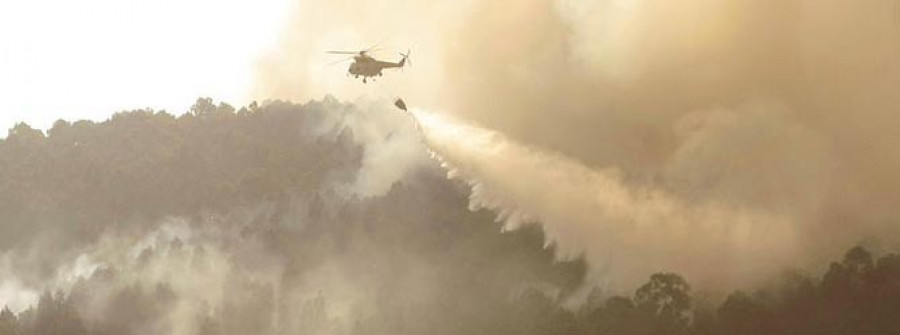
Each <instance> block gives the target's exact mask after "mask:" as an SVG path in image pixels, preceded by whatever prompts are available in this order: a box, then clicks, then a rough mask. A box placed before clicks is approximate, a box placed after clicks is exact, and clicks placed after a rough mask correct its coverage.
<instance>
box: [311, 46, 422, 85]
mask: <svg viewBox="0 0 900 335" xmlns="http://www.w3.org/2000/svg"><path fill="white" fill-rule="evenodd" d="M371 49H372V48H369V49H367V50H361V51H328V53H330V54H338V55H353V56H351V57H348V58H346V59H342V60H339V61H337V62H336V63H340V62H343V61H347V60H350V59H353V63H350V68H348V69H347V75H352V76H353V77H354V78H359V76H362V77H363V80H362V82H363V83H364V84H365V83H367V82H368V81H367V79H368V78H372V77H381V76H382V73H381V70H384V69H392V68H402V67H404V66H406V64H407V63H410V64H412V62H410V61H409V50H407V51H406V53H402V52H401V53H400V56H401V57H402V58H400V61H398V62H396V63H394V62H386V61H382V60H377V59H375V58H374V57H372V56H370V55H369V52H370V51H371Z"/></svg>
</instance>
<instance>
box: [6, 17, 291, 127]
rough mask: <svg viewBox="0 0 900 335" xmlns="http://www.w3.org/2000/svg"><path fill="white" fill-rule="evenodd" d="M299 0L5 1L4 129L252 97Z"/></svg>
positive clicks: (239, 101)
mask: <svg viewBox="0 0 900 335" xmlns="http://www.w3.org/2000/svg"><path fill="white" fill-rule="evenodd" d="M290 6H291V1H290V0H262V1H258V0H232V1H215V0H131V1H116V0H85V1H67V0H28V1H16V0H9V1H0V101H2V103H0V128H2V129H3V130H0V137H2V136H5V135H6V132H5V129H8V128H9V127H11V126H12V125H13V124H14V123H15V122H19V121H25V122H28V123H29V124H31V125H33V126H35V127H39V128H46V127H49V126H50V125H51V124H52V123H53V122H54V121H55V120H57V119H60V118H62V119H68V120H73V119H85V118H87V119H98V120H102V119H105V118H106V117H108V116H109V115H110V114H112V113H113V112H116V111H119V110H124V109H134V108H141V107H151V108H154V109H165V110H167V111H170V112H172V113H181V112H183V111H184V110H185V109H187V108H188V107H189V106H190V105H191V104H192V103H193V102H194V101H195V100H196V98H197V97H199V96H210V97H213V98H214V99H216V100H223V101H228V102H230V103H232V104H235V105H240V104H245V103H247V101H246V100H247V96H248V94H249V91H250V85H252V77H253V75H254V74H253V71H254V70H255V68H256V66H255V65H256V63H257V62H258V59H259V58H258V57H259V56H260V54H261V53H262V52H264V51H265V50H267V48H271V47H272V46H273V45H274V44H275V43H276V41H277V40H278V36H279V35H280V33H281V29H282V27H283V26H284V24H285V20H286V18H287V17H288V15H287V14H288V12H289V8H290Z"/></svg>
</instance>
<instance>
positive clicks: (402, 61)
mask: <svg viewBox="0 0 900 335" xmlns="http://www.w3.org/2000/svg"><path fill="white" fill-rule="evenodd" d="M409 53H410V50H409V49H407V50H406V53H402V52H401V53H400V56H403V58H401V59H400V67H403V66H404V65H406V64H409V66H412V60H411V59H409Z"/></svg>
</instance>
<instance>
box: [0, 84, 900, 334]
mask: <svg viewBox="0 0 900 335" xmlns="http://www.w3.org/2000/svg"><path fill="white" fill-rule="evenodd" d="M378 112H379V113H398V112H396V111H393V110H390V109H386V110H383V111H378ZM362 115H365V116H366V117H367V118H372V117H374V118H381V117H387V116H380V114H377V113H376V114H373V113H371V111H369V110H367V109H366V108H364V107H360V106H357V105H353V104H345V103H341V102H338V101H335V100H334V99H331V98H326V99H324V100H322V101H313V102H309V103H306V104H291V103H286V102H273V103H267V104H264V105H263V106H257V105H256V104H253V105H251V106H250V107H246V108H241V109H239V110H236V109H235V108H233V107H231V106H228V105H226V104H218V105H217V104H214V103H213V102H212V101H211V100H210V99H199V100H198V101H197V103H196V104H195V106H194V107H193V108H192V109H191V111H190V112H188V113H186V114H184V115H181V116H177V117H176V116H173V115H171V114H167V113H165V112H155V111H147V110H138V111H131V112H123V113H118V114H116V115H114V116H113V117H112V118H110V119H109V120H107V121H103V122H91V121H76V122H67V121H59V122H57V123H55V124H54V125H53V127H52V128H51V129H49V130H47V131H46V133H45V132H42V131H40V130H35V129H32V128H30V127H29V126H27V125H25V124H19V125H17V126H16V127H15V128H13V129H11V130H10V132H9V136H8V137H7V138H6V139H4V140H2V141H0V213H2V215H0V231H2V233H0V255H2V258H0V281H4V280H6V281H15V282H17V283H19V285H20V286H21V288H22V289H23V290H30V291H33V292H37V293H38V297H37V299H36V301H34V302H33V305H32V306H31V307H29V308H24V309H22V310H20V311H12V310H10V309H9V308H5V309H3V310H2V311H0V335H12V334H16V335H26V334H28V335H30V334H41V335H50V334H110V335H111V334H494V335H496V334H585V335H587V334H891V333H900V317H898V316H900V314H898V310H900V256H897V255H893V254H889V255H884V256H881V257H878V256H874V255H872V254H871V253H869V252H868V251H866V250H865V249H862V248H854V249H852V250H850V251H849V252H848V253H847V254H846V256H845V258H844V259H842V260H840V261H839V262H835V263H833V264H832V265H831V268H830V269H829V270H828V272H827V273H825V274H822V275H804V274H799V273H795V272H786V273H791V274H790V275H785V276H784V278H781V279H778V280H774V279H773V280H774V282H777V283H778V284H773V285H771V286H770V287H762V288H759V289H757V290H753V291H749V292H735V293H733V294H730V295H728V296H727V298H726V299H724V301H723V302H722V301H717V300H713V299H710V300H709V301H707V300H704V299H700V298H697V297H695V294H696V293H697V292H702V291H703V288H702V287H691V285H690V284H689V283H688V282H687V281H686V280H685V279H684V278H682V277H681V276H679V275H678V274H675V273H668V272H666V269H659V271H660V273H658V274H655V275H653V276H651V277H650V278H648V280H647V282H645V283H634V287H635V291H634V292H633V294H622V292H605V291H603V290H602V289H599V288H594V285H595V284H597V283H588V282H586V278H585V275H586V273H587V264H586V263H585V262H584V261H583V260H581V259H577V258H576V259H570V260H558V259H557V257H556V255H555V251H554V247H553V246H552V245H550V246H547V245H546V243H545V239H544V235H543V232H542V231H541V229H540V227H539V226H537V225H526V226H525V227H523V228H520V229H517V230H512V231H502V229H501V226H502V225H501V224H500V223H498V222H496V214H495V213H492V212H489V211H486V210H479V211H471V210H470V209H469V207H468V206H469V199H468V195H469V192H470V190H469V189H468V188H467V186H466V185H464V184H462V183H459V182H456V181H450V180H448V179H447V178H446V171H444V170H443V169H442V168H441V166H440V165H439V164H438V163H436V162H433V161H430V162H429V163H427V164H424V165H421V166H416V168H415V169H413V170H412V172H411V173H409V174H406V175H403V176H402V178H399V179H398V180H396V181H394V182H393V183H392V185H391V187H390V189H389V190H388V191H387V192H385V193H384V194H378V195H374V196H360V195H358V194H355V193H353V192H349V191H347V189H348V185H352V184H353V183H354V181H355V180H357V179H358V178H359V176H360V174H361V173H362V172H361V171H362V170H363V169H364V168H365V165H366V164H365V163H364V161H365V160H366V155H367V152H370V151H369V150H372V149H371V147H370V146H369V145H370V143H368V142H367V141H371V139H372V138H378V140H379V141H396V137H397V136H399V135H396V134H397V133H398V132H399V131H401V130H402V129H401V130H398V128H397V127H400V128H403V127H409V126H410V125H408V124H402V123H401V124H399V125H398V124H390V125H389V126H383V125H382V126H377V125H369V124H368V123H366V122H369V121H367V120H371V119H367V118H362ZM373 115H374V116H373ZM360 124H363V125H365V126H360ZM373 129H374V130H373ZM363 131H365V132H366V135H365V136H363V135H361V133H360V132H363ZM372 134H375V135H372ZM373 136H374V137H373ZM421 151H422V152H421V155H422V157H425V158H426V159H427V157H428V154H427V152H426V150H425V148H424V146H423V147H422V150H421ZM710 266H715V265H713V264H711V265H710ZM786 270H787V269H786ZM600 284H602V283H600ZM585 292H590V293H589V294H586V293H585ZM585 296H586V297H585ZM719 300H721V299H719ZM720 302H721V303H720ZM3 303H9V302H3V301H0V304H3Z"/></svg>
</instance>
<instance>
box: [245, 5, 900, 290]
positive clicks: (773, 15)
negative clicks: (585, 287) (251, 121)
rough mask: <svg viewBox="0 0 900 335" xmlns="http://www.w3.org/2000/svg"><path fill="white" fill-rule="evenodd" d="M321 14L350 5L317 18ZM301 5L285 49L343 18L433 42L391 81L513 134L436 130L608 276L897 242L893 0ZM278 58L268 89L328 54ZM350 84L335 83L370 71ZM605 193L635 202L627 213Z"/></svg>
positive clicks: (898, 101) (754, 274)
mask: <svg viewBox="0 0 900 335" xmlns="http://www.w3.org/2000/svg"><path fill="white" fill-rule="evenodd" d="M318 13H328V15H327V16H325V17H327V20H329V21H330V22H337V23H336V24H334V25H331V24H328V25H315V28H314V29H312V30H310V29H308V28H309V27H308V25H310V24H311V23H309V22H310V20H308V19H310V18H314V17H316V16H317V15H318ZM320 19H321V18H320ZM296 22H297V24H296V26H294V27H290V28H289V29H290V30H289V32H288V35H290V36H292V38H291V39H289V40H290V41H291V42H290V43H288V44H286V45H285V47H284V48H283V49H280V50H278V53H277V55H280V57H283V58H284V59H289V60H293V59H310V57H313V55H316V54H318V53H320V52H321V50H320V49H318V48H317V47H318V46H321V45H323V44H329V43H339V42H340V41H341V40H342V37H347V35H343V36H342V35H341V34H340V32H341V31H343V32H347V31H356V32H369V33H361V35H354V36H353V38H354V43H358V42H356V41H359V40H373V41H376V40H378V39H380V38H381V36H372V35H379V33H378V32H375V33H372V29H366V27H373V26H378V25H376V23H384V24H385V25H386V26H387V27H389V28H388V29H387V30H390V31H392V32H398V31H399V32H400V33H398V34H397V36H396V37H395V38H394V43H395V44H397V42H396V41H397V40H400V41H403V38H409V39H411V40H416V41H422V40H426V41H428V43H425V44H422V45H418V46H417V47H416V48H415V51H414V55H416V54H418V55H420V57H421V58H420V59H417V60H418V64H427V65H426V66H424V67H423V68H416V69H415V70H414V71H411V73H415V74H404V76H405V77H402V78H403V79H404V80H409V81H414V82H416V83H418V86H417V87H403V86H398V85H393V84H392V85H389V86H388V88H385V89H389V90H391V92H395V93H393V94H402V95H404V96H405V97H407V96H408V97H410V98H409V99H407V101H412V102H413V105H419V106H422V107H423V108H426V109H429V110H431V109H436V110H442V111H447V112H448V113H451V114H454V115H456V117H457V118H458V119H461V120H464V123H469V124H476V125H479V127H480V128H484V129H490V131H489V132H493V133H496V134H501V135H494V136H499V137H502V138H503V140H502V141H503V142H504V143H506V144H503V143H498V142H490V143H486V144H485V147H478V146H473V145H472V142H470V140H469V139H466V138H464V137H465V136H478V135H477V134H473V133H472V132H463V133H465V134H466V135H465V136H462V137H459V138H449V137H440V138H439V139H434V138H433V139H432V140H433V144H434V145H436V146H437V148H436V150H437V151H438V152H440V153H442V154H443V155H444V156H445V157H446V158H447V160H448V161H449V162H450V163H451V164H452V165H453V166H454V167H456V168H457V169H459V170H460V172H461V175H462V176H463V177H464V178H471V179H470V181H471V182H472V183H473V184H474V185H477V186H476V187H477V191H478V193H480V194H483V195H490V196H489V197H487V198H488V199H480V200H478V199H476V202H478V201H484V202H485V203H486V204H487V205H488V206H489V207H492V208H495V209H496V210H498V211H505V212H509V213H527V214H529V215H530V216H531V217H532V218H533V219H535V220H538V221H542V223H543V224H545V225H546V228H547V229H548V231H549V232H550V233H551V234H552V235H555V237H556V238H557V240H555V241H556V243H559V245H560V247H561V248H563V249H565V250H572V251H574V252H577V251H584V252H587V253H588V254H592V255H594V256H592V257H589V258H590V259H591V260H592V263H591V267H592V271H593V273H594V274H595V275H596V276H597V277H595V279H596V280H600V281H603V274H606V273H620V274H621V277H618V276H613V277H611V278H607V279H609V280H610V281H613V282H622V281H623V280H626V279H629V278H634V277H636V276H640V275H641V274H642V273H641V272H642V271H649V270H647V269H641V270H639V269H638V268H640V267H641V266H639V265H637V264H641V263H642V262H646V261H647V260H653V262H651V263H648V268H649V267H652V266H655V265H658V264H668V267H669V268H671V269H672V270H676V271H685V272H690V273H691V275H690V276H691V279H692V280H697V281H703V282H719V283H721V285H720V286H723V287H724V286H732V285H736V284H746V283H748V282H752V281H754V280H758V279H759V278H761V277H766V276H769V275H771V274H772V271H774V270H775V269H776V268H778V267H779V266H782V265H785V264H784V263H793V264H794V265H795V266H801V267H803V266H806V265H808V264H817V263H818V262H819V261H822V260H824V259H831V258H836V257H837V256H838V255H839V253H840V252H842V251H843V250H845V249H846V248H848V247H850V246H852V245H854V244H857V243H860V242H861V241H866V243H875V242H874V240H879V241H878V243H880V244H881V246H883V247H889V246H893V245H894V243H896V241H894V239H893V238H892V237H891V236H897V225H896V222H897V219H898V217H900V212H898V210H897V207H896V206H895V205H894V204H895V203H896V202H897V201H898V200H900V178H897V176H896V171H898V169H900V150H898V148H897V146H896V145H895V143H897V142H898V140H900V135H898V134H900V133H898V132H897V131H896V129H900V118H897V117H896V113H897V111H898V108H900V107H898V106H900V5H898V4H897V2H896V1H894V0H865V1H855V2H847V1H840V0H825V1H809V0H789V1H769V0H766V1H755V0H731V1H710V0H691V1H680V2H671V1H662V0H630V1H629V0H608V1H543V0H527V1H512V0H502V1H479V0H473V1H462V2H454V3H453V4H443V5H438V4H436V3H433V2H429V1H413V2H403V4H402V5H399V4H398V3H394V2H392V1H371V2H366V4H365V5H361V6H357V5H355V4H354V5H347V4H342V3H340V2H338V3H334V2H331V1H328V2H326V1H303V2H302V3H300V4H299V6H298V11H297V20H296ZM410 31H415V32H416V33H415V34H414V35H415V36H414V37H410V36H411V35H404V33H403V32H410ZM294 34H301V35H300V36H302V37H306V38H298V36H297V35H294ZM297 41H302V42H297ZM298 43H302V44H303V45H298ZM401 43H402V42H401ZM269 60H270V61H272V62H269V63H266V64H267V65H272V64H280V63H278V62H277V59H275V58H273V59H269ZM272 68H277V69H281V67H277V66H275V67H272ZM309 68H317V67H316V66H314V65H307V67H305V69H309ZM342 71H343V69H340V68H339V69H334V70H333V72H337V73H340V72H342ZM313 72H314V71H313ZM261 73H262V74H263V75H262V76H261V85H260V87H262V88H264V89H263V90H262V93H268V92H276V93H278V92H280V93H285V92H300V90H290V91H287V90H283V89H281V88H285V87H297V86H292V85H293V83H296V82H298V81H302V82H305V83H313V84H311V85H312V86H313V87H315V86H316V85H315V84H314V83H315V80H316V79H320V78H319V77H310V76H311V75H315V76H319V75H322V74H323V73H326V72H325V71H323V72H315V73H311V72H309V71H307V72H291V71H288V72H281V73H283V74H288V75H287V76H281V77H279V78H273V76H272V75H271V71H268V72H267V71H266V69H265V68H264V71H262V72H261ZM293 75H296V77H292V76H293ZM391 83H392V82H391ZM341 85H346V86H340V85H339V86H334V85H332V86H329V87H328V89H333V90H337V91H340V92H348V94H356V92H359V91H360V90H361V89H363V88H364V89H369V87H362V88H360V87H357V86H359V84H356V83H352V84H351V83H350V81H347V84H341ZM347 87H349V88H348V89H347V90H342V89H343V88H347ZM266 89H268V91H266ZM381 89H382V88H373V90H376V91H378V90H381ZM313 91H315V89H313ZM434 92H439V93H434ZM288 94H303V93H288ZM476 133H477V132H476ZM430 135H431V136H437V135H436V133H435V132H434V131H432V132H431V133H430ZM438 141H440V142H438ZM498 146H499V147H503V148H505V149H497V148H495V147H498ZM475 149H479V150H475ZM512 167H515V168H512ZM600 185H603V186H602V187H601V186H600ZM604 193H607V194H604ZM603 198H606V199H611V200H610V201H612V199H618V200H617V201H619V202H626V200H627V204H620V205H621V206H624V208H626V209H627V210H624V211H621V212H618V213H615V214H614V215H613V219H610V218H609V215H610V214H609V213H608V212H609V209H607V207H608V205H598V203H597V202H598V201H599V200H598V199H603ZM563 200H565V201H563ZM551 220H552V221H554V222H549V221H551ZM613 222H615V223H613ZM629 225H631V226H630V227H629ZM613 227H614V228H613ZM688 227H690V228H688ZM626 232H631V233H632V234H635V236H627V234H626ZM676 232H678V233H676ZM617 234H623V236H622V237H621V238H623V239H624V240H617V239H618V238H620V237H619V236H616V235H617ZM680 234H683V235H680ZM638 236H639V237H638ZM875 236H877V237H878V238H873V237H875ZM629 238H633V239H629ZM641 238H644V239H645V242H646V243H643V244H641V243H640V242H639V240H640V239H641ZM609 241H613V242H609ZM617 244H624V245H630V246H633V247H634V248H624V250H627V251H628V252H614V250H618V249H619V248H617V247H616V246H617ZM641 246H642V247H643V249H642V248H641ZM718 257H721V259H718ZM713 260H719V261H722V262H724V264H718V265H717V266H716V267H715V269H712V268H710V267H707V268H708V270H706V271H704V270H702V269H699V267H700V266H699V264H702V263H703V262H709V261H713ZM726 260H730V261H728V262H726ZM789 260H790V261H789ZM694 267H698V268H696V269H694ZM616 268H618V270H617V269H616ZM632 270H633V271H632Z"/></svg>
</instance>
